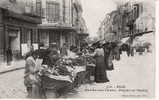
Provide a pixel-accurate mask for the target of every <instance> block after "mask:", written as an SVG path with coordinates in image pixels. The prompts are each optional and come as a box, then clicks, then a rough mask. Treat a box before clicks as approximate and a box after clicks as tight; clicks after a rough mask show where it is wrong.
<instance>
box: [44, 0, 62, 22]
mask: <svg viewBox="0 0 159 100" xmlns="http://www.w3.org/2000/svg"><path fill="white" fill-rule="evenodd" d="M46 18H47V20H48V22H49V23H54V22H58V21H59V18H60V5H59V3H57V2H54V1H47V2H46Z"/></svg>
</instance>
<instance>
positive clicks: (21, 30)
mask: <svg viewBox="0 0 159 100" xmlns="http://www.w3.org/2000/svg"><path fill="white" fill-rule="evenodd" d="M0 20H1V21H0V22H1V23H0V24H1V25H0V38H1V39H0V41H1V42H0V44H2V45H1V46H0V60H1V61H6V60H7V53H6V52H7V50H8V48H10V49H11V52H12V55H13V56H12V59H13V60H18V59H21V58H22V56H23V55H25V54H26V53H27V52H28V51H29V47H30V46H31V45H33V47H34V48H35V49H38V33H37V24H41V19H40V18H39V17H31V16H27V15H23V14H18V13H14V12H11V11H8V10H6V9H1V19H0ZM1 36H2V37H3V38H2V37H1Z"/></svg>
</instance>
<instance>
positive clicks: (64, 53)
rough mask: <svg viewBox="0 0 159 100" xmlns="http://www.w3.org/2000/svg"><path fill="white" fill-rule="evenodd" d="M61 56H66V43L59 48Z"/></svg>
mask: <svg viewBox="0 0 159 100" xmlns="http://www.w3.org/2000/svg"><path fill="white" fill-rule="evenodd" d="M60 53H61V56H67V55H68V47H67V45H66V43H64V44H63V46H62V48H61V50H60Z"/></svg>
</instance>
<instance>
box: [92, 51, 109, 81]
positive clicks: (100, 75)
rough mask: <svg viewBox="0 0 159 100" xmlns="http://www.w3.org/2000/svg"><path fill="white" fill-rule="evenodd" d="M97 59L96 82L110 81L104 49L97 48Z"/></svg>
mask: <svg viewBox="0 0 159 100" xmlns="http://www.w3.org/2000/svg"><path fill="white" fill-rule="evenodd" d="M95 52H96V53H95V56H94V58H95V60H96V67H95V82H97V83H103V82H108V81H109V80H108V78H107V73H106V63H105V61H104V50H103V49H102V48H101V49H96V51H95Z"/></svg>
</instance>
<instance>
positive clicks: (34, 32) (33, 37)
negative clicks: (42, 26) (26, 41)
mask: <svg viewBox="0 0 159 100" xmlns="http://www.w3.org/2000/svg"><path fill="white" fill-rule="evenodd" d="M32 31H33V32H32V42H33V43H38V32H37V30H36V29H33V30H32Z"/></svg>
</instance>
